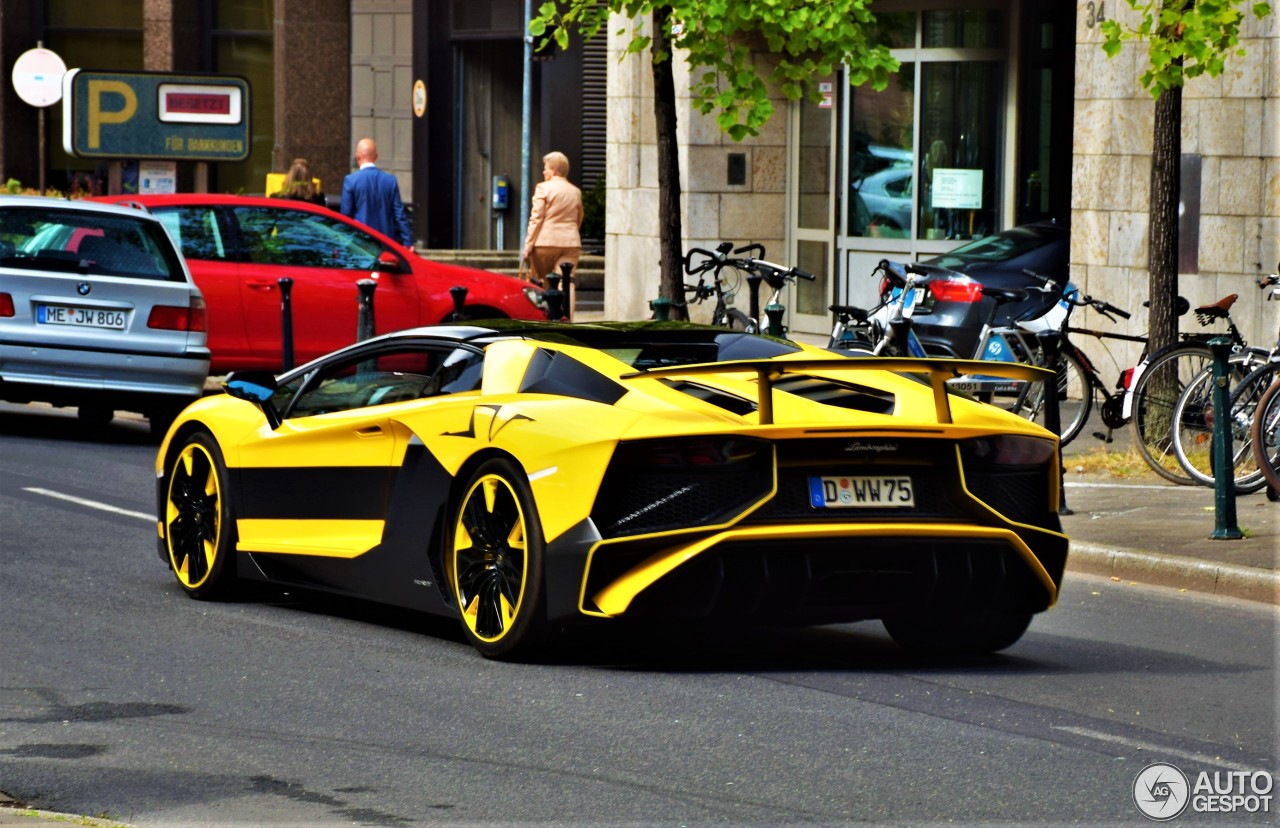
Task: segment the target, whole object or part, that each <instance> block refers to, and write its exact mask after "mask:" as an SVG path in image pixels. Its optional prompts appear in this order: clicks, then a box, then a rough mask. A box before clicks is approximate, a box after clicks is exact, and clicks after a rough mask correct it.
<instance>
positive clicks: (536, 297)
mask: <svg viewBox="0 0 1280 828" xmlns="http://www.w3.org/2000/svg"><path fill="white" fill-rule="evenodd" d="M524 298H526V299H528V300H529V303H530V304H531V305H533V306H534V307H535V308H537V309H538V310H540V311H546V309H547V300H546V299H543V298H542V291H540V290H538V289H537V288H535V287H527V288H524Z"/></svg>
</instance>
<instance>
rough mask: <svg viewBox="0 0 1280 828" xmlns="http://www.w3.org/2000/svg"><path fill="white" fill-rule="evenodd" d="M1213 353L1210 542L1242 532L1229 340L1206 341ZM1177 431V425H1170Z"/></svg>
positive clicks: (1242, 534)
mask: <svg viewBox="0 0 1280 828" xmlns="http://www.w3.org/2000/svg"><path fill="white" fill-rule="evenodd" d="M1209 350H1211V351H1213V411H1214V416H1213V470H1214V473H1213V517H1214V527H1213V534H1212V535H1210V536H1209V539H1210V540H1239V539H1240V538H1243V537H1244V532H1241V531H1240V527H1239V526H1238V525H1237V524H1236V481H1235V463H1233V462H1232V461H1231V457H1232V449H1231V422H1232V418H1231V381H1230V379H1228V376H1229V373H1230V372H1229V371H1228V367H1227V360H1228V359H1230V357H1231V340H1230V339H1228V338H1227V337H1225V336H1215V337H1214V338H1213V339H1210V340H1209ZM1174 428H1177V423H1174Z"/></svg>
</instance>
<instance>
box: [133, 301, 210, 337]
mask: <svg viewBox="0 0 1280 828" xmlns="http://www.w3.org/2000/svg"><path fill="white" fill-rule="evenodd" d="M207 320H208V314H207V312H206V311H205V304H204V300H203V299H200V298H193V299H192V300H191V304H190V305H189V306H187V307H179V306H177V305H156V306H155V307H154V308H152V309H151V315H150V316H148V317H147V327H148V328H158V329H160V330H165V331H203V330H205V328H206V327H207Z"/></svg>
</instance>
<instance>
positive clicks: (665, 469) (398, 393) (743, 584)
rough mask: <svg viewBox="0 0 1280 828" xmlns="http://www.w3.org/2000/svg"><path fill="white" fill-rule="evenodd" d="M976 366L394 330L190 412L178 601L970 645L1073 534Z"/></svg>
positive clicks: (1021, 428)
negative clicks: (866, 634) (981, 392)
mask: <svg viewBox="0 0 1280 828" xmlns="http://www.w3.org/2000/svg"><path fill="white" fill-rule="evenodd" d="M974 370H976V366H974V365H973V364H972V363H969V362H967V361H961V360H946V359H927V360H910V359H878V358H855V359H850V358H846V357H843V356H838V355H835V354H831V353H828V352H826V351H822V350H819V349H816V348H810V347H808V346H805V345H798V344H795V343H791V342H787V341H784V340H778V339H772V338H768V337H762V336H755V335H750V334H742V333H736V332H732V331H728V330H725V329H723V328H709V327H703V326H696V325H688V324H683V323H663V322H645V323H605V324H595V325H569V324H559V323H536V322H535V323H530V322H520V321H515V320H503V321H500V322H484V323H475V324H467V325H459V326H447V327H446V326H440V327H428V328H416V329H411V330H406V331H400V332H397V333H392V334H387V335H384V336H380V337H377V338H374V339H369V340H366V341H364V342H361V343H357V344H355V345H353V346H350V347H347V348H344V349H342V350H339V351H336V352H334V353H332V354H329V355H327V356H324V357H321V358H319V359H317V360H315V361H313V362H311V363H309V364H306V365H303V366H301V367H299V368H297V369H295V370H293V371H290V372H288V373H285V374H283V375H281V376H279V377H276V376H273V375H272V374H269V373H265V372H249V373H243V372H242V373H234V374H231V375H229V376H228V377H227V378H226V380H225V382H224V389H225V392H226V393H223V394H216V395H211V396H207V397H205V398H203V399H201V400H200V401H198V402H196V403H194V404H192V405H191V406H190V407H188V408H187V409H186V411H184V412H183V413H182V414H181V416H179V418H178V419H177V420H176V421H175V423H174V424H173V427H172V428H171V429H170V431H169V433H168V435H167V436H166V438H165V440H164V442H163V444H162V445H161V447H160V451H159V453H158V455H157V459H156V468H155V470H156V483H157V485H156V499H157V510H158V511H157V515H158V520H157V530H158V535H159V552H160V557H161V558H162V559H163V560H164V561H166V562H167V563H168V565H169V567H170V568H171V569H172V571H173V573H174V575H175V576H176V578H177V581H178V583H179V584H180V585H181V587H182V589H183V590H185V591H186V592H187V593H188V594H190V595H191V596H193V597H196V598H215V597H225V596H230V595H234V594H235V592H236V590H237V587H239V586H243V585H244V584H245V583H246V582H251V581H257V582H267V583H270V584H275V585H281V586H284V587H287V588H289V589H306V590H320V591H328V592H332V593H339V594H343V595H347V596H355V597H359V598H363V599H371V600H374V601H379V602H384V603H388V604H393V605H398V606H402V607H407V608H412V609H415V610H419V611H424V612H428V613H436V614H441V615H446V616H451V617H455V618H457V619H459V620H460V622H461V627H462V630H463V633H464V635H465V637H466V638H467V639H468V640H469V642H470V643H471V644H472V645H474V647H475V648H476V649H477V650H479V651H480V652H481V653H482V654H484V655H485V656H488V657H493V658H525V657H529V656H531V655H533V654H535V653H537V652H538V651H539V650H540V649H541V648H543V647H544V646H545V645H546V644H547V643H548V641H549V638H550V636H551V634H552V631H553V630H555V631H559V630H562V629H566V628H572V627H573V625H576V624H598V625H600V624H608V623H610V622H611V621H614V620H618V619H626V620H631V621H637V622H640V623H646V622H647V621H649V620H653V621H655V622H656V621H659V620H661V621H664V622H672V621H674V622H676V623H688V624H695V623H696V624H715V625H720V627H721V628H726V627H728V628H731V629H734V630H737V629H742V630H744V631H745V630H747V629H749V628H750V627H751V626H755V625H760V624H774V625H795V624H827V623H843V622H850V621H858V620H864V619H881V620H882V621H883V623H884V625H885V627H886V628H887V630H888V631H889V633H890V635H891V636H892V637H893V638H894V639H895V640H896V641H897V642H898V643H899V644H901V645H902V646H904V647H906V648H908V649H912V650H922V651H941V652H960V653H969V652H990V651H994V650H998V649H1002V648H1004V647H1007V646H1009V645H1011V644H1013V643H1014V642H1015V641H1017V640H1018V639H1019V637H1021V635H1022V634H1023V632H1024V631H1025V630H1026V628H1027V626H1028V624H1029V623H1030V620H1031V617H1032V615H1033V614H1034V613H1036V612H1039V611H1042V610H1045V609H1047V608H1048V607H1050V606H1052V605H1053V603H1054V602H1055V600H1056V598H1057V595H1058V589H1059V586H1060V584H1061V581H1062V575H1063V568H1064V566H1065V563H1066V557H1067V538H1066V537H1065V536H1064V535H1063V533H1062V528H1061V524H1060V522H1059V519H1058V500H1059V494H1060V489H1059V487H1060V482H1061V475H1060V466H1059V460H1058V447H1057V442H1056V440H1055V438H1054V436H1053V435H1052V434H1051V433H1049V432H1047V431H1044V430H1043V429H1041V428H1039V427H1038V426H1036V425H1034V424H1032V423H1029V422H1027V421H1026V420H1023V419H1020V418H1018V417H1015V416H1013V415H1010V414H1007V413H1006V412H1004V411H1001V410H1000V409H998V408H995V407H992V406H988V405H984V404H982V403H980V402H977V401H975V400H972V399H969V398H966V397H964V396H962V395H959V394H957V393H955V392H952V391H950V390H948V387H947V385H946V383H945V381H946V380H947V379H949V378H952V377H954V376H957V375H961V374H965V373H971V372H973V371H974ZM981 370H982V371H983V372H984V373H991V372H992V371H993V370H999V371H1004V372H1008V373H1007V374H1005V375H1007V376H1016V377H1020V378H1023V379H1041V380H1042V379H1043V376H1042V375H1045V374H1047V372H1042V371H1039V370H1038V369H1034V368H1029V367H1026V366H1013V365H1008V366H1005V365H1000V364H995V363H982V367H981Z"/></svg>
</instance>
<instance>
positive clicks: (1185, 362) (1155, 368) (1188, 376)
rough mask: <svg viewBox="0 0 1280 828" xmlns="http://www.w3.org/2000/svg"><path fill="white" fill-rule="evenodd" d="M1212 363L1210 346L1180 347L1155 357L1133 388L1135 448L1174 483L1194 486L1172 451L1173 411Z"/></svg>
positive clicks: (1190, 345) (1168, 349)
mask: <svg viewBox="0 0 1280 828" xmlns="http://www.w3.org/2000/svg"><path fill="white" fill-rule="evenodd" d="M1212 362H1213V353H1212V352H1211V351H1210V350H1209V348H1208V346H1206V345H1201V344H1199V343H1195V342H1191V343H1177V344H1175V345H1171V346H1169V347H1167V348H1165V349H1163V350H1161V351H1160V352H1158V353H1157V354H1156V355H1155V356H1153V357H1152V358H1151V360H1150V361H1149V362H1148V363H1147V368H1146V370H1145V371H1143V372H1142V376H1140V377H1139V378H1138V379H1137V381H1136V382H1135V383H1134V384H1133V390H1132V392H1131V393H1132V394H1133V409H1132V410H1133V416H1132V418H1131V420H1130V425H1131V426H1132V431H1133V447H1134V448H1135V449H1137V451H1138V454H1139V455H1141V457H1142V459H1143V460H1144V461H1146V463H1147V465H1148V466H1150V467H1151V470H1152V471H1154V472H1155V473H1156V474H1158V475H1160V476H1161V477H1163V478H1164V479H1165V480H1168V481H1170V482H1172V483H1178V484H1180V485H1184V486H1189V485H1191V484H1193V483H1194V482H1195V481H1194V480H1193V479H1192V477H1191V475H1189V474H1187V473H1186V472H1184V471H1183V470H1182V466H1180V465H1179V464H1178V458H1177V456H1176V455H1175V454H1174V451H1173V436H1172V435H1173V407H1174V405H1176V404H1177V402H1178V397H1179V396H1180V395H1181V394H1182V391H1183V389H1185V388H1186V387H1187V383H1189V382H1191V381H1192V380H1193V379H1195V378H1196V376H1198V375H1199V374H1200V372H1201V371H1203V370H1204V369H1205V368H1207V367H1208V366H1209V365H1210V364H1211V363H1212Z"/></svg>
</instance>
